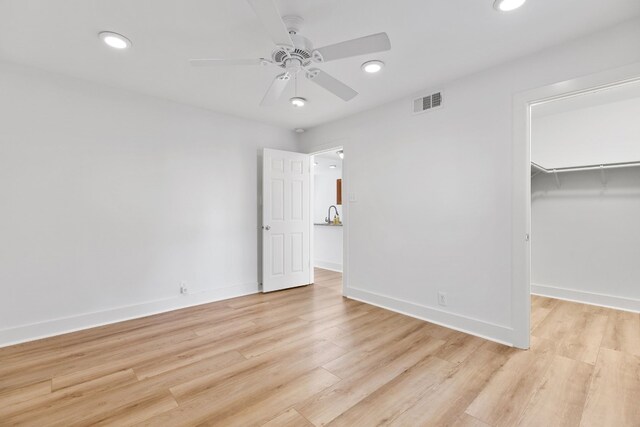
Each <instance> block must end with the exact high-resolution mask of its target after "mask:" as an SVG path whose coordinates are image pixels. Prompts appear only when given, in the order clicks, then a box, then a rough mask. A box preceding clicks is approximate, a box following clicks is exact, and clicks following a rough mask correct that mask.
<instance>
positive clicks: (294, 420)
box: [262, 408, 313, 427]
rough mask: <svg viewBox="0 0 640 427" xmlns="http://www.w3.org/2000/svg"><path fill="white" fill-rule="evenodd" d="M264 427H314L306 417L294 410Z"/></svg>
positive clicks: (289, 410)
mask: <svg viewBox="0 0 640 427" xmlns="http://www.w3.org/2000/svg"><path fill="white" fill-rule="evenodd" d="M262 427H313V424H311V423H310V422H309V420H307V419H306V418H305V417H303V416H302V415H300V413H298V411H296V410H295V409H293V408H289V409H287V410H286V411H285V412H283V413H281V414H279V415H278V416H277V417H275V418H273V419H271V420H270V421H268V422H266V423H264V424H262Z"/></svg>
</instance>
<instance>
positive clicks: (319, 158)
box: [313, 151, 342, 174]
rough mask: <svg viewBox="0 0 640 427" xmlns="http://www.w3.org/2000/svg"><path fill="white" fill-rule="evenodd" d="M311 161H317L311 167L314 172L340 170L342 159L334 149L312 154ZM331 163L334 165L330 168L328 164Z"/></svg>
mask: <svg viewBox="0 0 640 427" xmlns="http://www.w3.org/2000/svg"><path fill="white" fill-rule="evenodd" d="M313 161H314V163H317V165H314V168H313V171H314V173H315V174H319V173H325V172H334V171H336V172H337V171H341V170H342V159H341V158H340V156H338V154H336V153H335V152H334V151H329V152H326V153H322V154H316V155H315V156H313ZM331 165H335V166H336V167H335V168H330V167H329V166H331Z"/></svg>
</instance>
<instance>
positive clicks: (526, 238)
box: [524, 233, 530, 242]
mask: <svg viewBox="0 0 640 427" xmlns="http://www.w3.org/2000/svg"><path fill="white" fill-rule="evenodd" d="M529 239H530V237H529V233H526V234H525V235H524V241H525V242H528V241H529Z"/></svg>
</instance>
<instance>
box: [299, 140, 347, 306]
mask: <svg viewBox="0 0 640 427" xmlns="http://www.w3.org/2000/svg"><path fill="white" fill-rule="evenodd" d="M338 150H342V152H343V153H344V158H343V159H342V223H343V224H342V295H345V296H346V295H347V293H346V292H345V291H346V289H347V277H348V273H347V272H348V268H349V267H348V264H347V259H348V255H347V254H348V251H347V249H348V247H349V244H348V236H349V233H348V230H349V225H348V224H349V203H348V197H347V194H349V193H348V180H346V179H345V177H346V163H347V162H346V159H347V152H346V150H345V147H344V145H343V144H339V145H335V144H329V145H327V146H323V147H322V148H321V149H318V150H317V151H313V152H311V153H307V154H308V155H309V165H310V166H311V167H312V168H313V165H312V164H311V158H312V157H313V156H315V155H318V154H322V153H329V152H335V151H338ZM310 183H311V184H310V185H311V190H310V192H309V194H310V197H309V212H311V214H312V215H313V212H314V211H313V203H314V199H315V174H314V173H313V171H311V179H310ZM313 223H314V221H313V219H312V221H311V232H310V234H309V235H310V236H311V237H310V238H309V244H310V245H311V247H310V248H309V254H310V256H311V283H312V284H313V283H314V280H315V266H314V264H315V263H314V251H313V247H314V235H315V233H314V232H315V226H314V225H313Z"/></svg>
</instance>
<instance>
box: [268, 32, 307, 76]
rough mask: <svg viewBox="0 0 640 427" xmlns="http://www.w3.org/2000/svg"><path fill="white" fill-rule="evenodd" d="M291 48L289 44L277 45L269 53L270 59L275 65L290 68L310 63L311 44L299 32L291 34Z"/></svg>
mask: <svg viewBox="0 0 640 427" xmlns="http://www.w3.org/2000/svg"><path fill="white" fill-rule="evenodd" d="M291 40H292V41H293V48H291V47H290V46H278V47H276V49H275V50H274V51H273V52H272V53H271V59H272V60H273V63H274V64H276V65H277V66H279V67H281V68H284V69H287V70H288V69H290V68H300V67H306V66H308V65H309V64H311V60H312V56H313V44H311V41H310V40H309V39H308V38H306V37H303V36H301V35H299V34H291Z"/></svg>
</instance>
